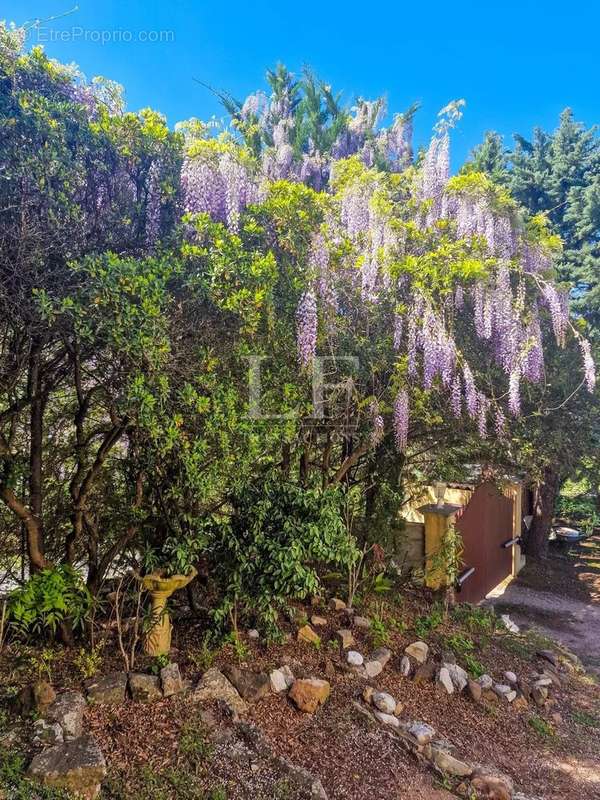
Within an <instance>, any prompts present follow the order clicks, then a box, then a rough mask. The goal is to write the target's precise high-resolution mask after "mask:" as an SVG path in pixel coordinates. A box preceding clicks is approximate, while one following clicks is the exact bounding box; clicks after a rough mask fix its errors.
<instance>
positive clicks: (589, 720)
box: [571, 710, 600, 728]
mask: <svg viewBox="0 0 600 800" xmlns="http://www.w3.org/2000/svg"><path fill="white" fill-rule="evenodd" d="M571 716H572V718H573V720H574V721H575V722H576V723H577V724H578V725H584V726H585V727H586V728H600V719H599V718H598V717H596V716H594V715H593V714H590V713H589V712H588V711H579V710H575V711H573V712H572V714H571Z"/></svg>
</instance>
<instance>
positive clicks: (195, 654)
mask: <svg viewBox="0 0 600 800" xmlns="http://www.w3.org/2000/svg"><path fill="white" fill-rule="evenodd" d="M215 656H216V652H215V650H214V648H213V647H212V638H211V637H210V636H209V635H206V636H204V637H203V639H202V642H201V643H200V647H198V648H197V649H196V650H190V652H189V653H188V658H189V659H190V661H191V662H192V664H193V665H194V667H195V668H196V669H197V670H199V671H200V672H204V671H205V670H207V669H210V667H212V665H213V663H214V660H215Z"/></svg>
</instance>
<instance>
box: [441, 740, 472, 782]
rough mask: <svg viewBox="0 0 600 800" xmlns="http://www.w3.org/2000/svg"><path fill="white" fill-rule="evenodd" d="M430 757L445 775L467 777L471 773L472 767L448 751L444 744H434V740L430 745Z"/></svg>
mask: <svg viewBox="0 0 600 800" xmlns="http://www.w3.org/2000/svg"><path fill="white" fill-rule="evenodd" d="M431 758H432V761H433V763H434V764H435V765H436V767H437V768H438V769H440V770H441V771H442V772H445V773H446V774H447V775H454V776H455V777H457V778H469V777H470V776H471V775H472V774H473V767H472V766H471V765H470V764H467V763H466V762H464V761H459V759H458V758H455V757H454V756H453V755H452V753H450V752H448V749H446V748H445V747H444V746H439V745H436V743H435V742H434V743H433V745H432V747H431Z"/></svg>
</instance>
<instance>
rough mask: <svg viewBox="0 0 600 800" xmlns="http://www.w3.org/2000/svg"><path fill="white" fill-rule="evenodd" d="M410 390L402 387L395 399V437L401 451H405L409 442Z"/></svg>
mask: <svg viewBox="0 0 600 800" xmlns="http://www.w3.org/2000/svg"><path fill="white" fill-rule="evenodd" d="M409 421H410V418H409V400H408V392H406V390H405V389H401V390H400V391H399V392H398V394H397V395H396V400H395V401H394V439H395V442H396V447H397V449H398V451H399V452H401V453H404V452H405V451H406V447H407V444H408V426H409Z"/></svg>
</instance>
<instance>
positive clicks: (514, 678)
mask: <svg viewBox="0 0 600 800" xmlns="http://www.w3.org/2000/svg"><path fill="white" fill-rule="evenodd" d="M504 677H505V678H506V681H507V683H516V682H517V676H516V675H515V673H514V672H510V670H507V671H506V672H505V673H504Z"/></svg>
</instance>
